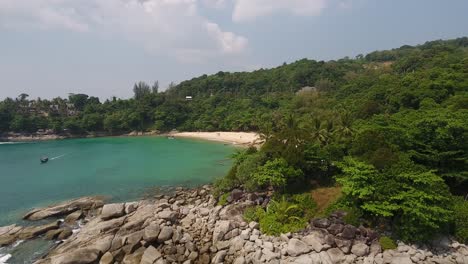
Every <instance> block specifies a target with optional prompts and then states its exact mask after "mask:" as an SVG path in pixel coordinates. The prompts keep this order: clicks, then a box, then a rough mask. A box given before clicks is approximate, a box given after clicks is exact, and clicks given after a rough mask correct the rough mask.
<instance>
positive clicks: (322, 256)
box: [319, 251, 332, 264]
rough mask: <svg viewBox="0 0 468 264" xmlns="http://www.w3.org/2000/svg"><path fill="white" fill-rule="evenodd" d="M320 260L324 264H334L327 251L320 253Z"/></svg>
mask: <svg viewBox="0 0 468 264" xmlns="http://www.w3.org/2000/svg"><path fill="white" fill-rule="evenodd" d="M319 255H320V259H321V260H322V264H332V260H331V259H330V256H328V253H327V252H326V251H322V252H320V253H319Z"/></svg>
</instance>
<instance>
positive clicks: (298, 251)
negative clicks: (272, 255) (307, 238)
mask: <svg viewBox="0 0 468 264" xmlns="http://www.w3.org/2000/svg"><path fill="white" fill-rule="evenodd" d="M310 250H311V249H310V248H309V246H308V245H307V244H306V243H304V242H302V241H301V240H299V239H296V238H292V239H290V240H289V242H288V247H287V252H288V254H289V255H290V256H293V257H295V256H300V255H302V254H304V253H308V252H310Z"/></svg>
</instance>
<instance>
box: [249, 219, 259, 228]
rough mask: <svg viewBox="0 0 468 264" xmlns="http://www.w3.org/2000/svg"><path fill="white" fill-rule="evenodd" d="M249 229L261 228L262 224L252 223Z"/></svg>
mask: <svg viewBox="0 0 468 264" xmlns="http://www.w3.org/2000/svg"><path fill="white" fill-rule="evenodd" d="M249 227H250V229H258V228H259V227H260V224H259V223H257V222H253V221H252V222H250V223H249Z"/></svg>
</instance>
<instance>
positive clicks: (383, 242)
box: [379, 236, 397, 250]
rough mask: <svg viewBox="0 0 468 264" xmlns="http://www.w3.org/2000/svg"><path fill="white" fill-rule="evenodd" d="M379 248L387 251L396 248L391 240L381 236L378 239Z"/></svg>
mask: <svg viewBox="0 0 468 264" xmlns="http://www.w3.org/2000/svg"><path fill="white" fill-rule="evenodd" d="M379 243H380V246H381V247H382V249H383V250H387V249H395V248H397V245H396V244H395V242H394V241H393V239H391V238H389V237H387V236H382V237H380V239H379Z"/></svg>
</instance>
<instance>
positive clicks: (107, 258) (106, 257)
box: [99, 252, 114, 264]
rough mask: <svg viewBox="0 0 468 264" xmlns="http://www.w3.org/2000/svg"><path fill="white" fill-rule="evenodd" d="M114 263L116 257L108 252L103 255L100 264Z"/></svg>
mask: <svg viewBox="0 0 468 264" xmlns="http://www.w3.org/2000/svg"><path fill="white" fill-rule="evenodd" d="M112 263H114V256H112V254H111V253H110V252H106V253H105V254H104V255H102V257H101V260H99V264H112Z"/></svg>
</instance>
